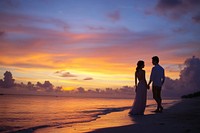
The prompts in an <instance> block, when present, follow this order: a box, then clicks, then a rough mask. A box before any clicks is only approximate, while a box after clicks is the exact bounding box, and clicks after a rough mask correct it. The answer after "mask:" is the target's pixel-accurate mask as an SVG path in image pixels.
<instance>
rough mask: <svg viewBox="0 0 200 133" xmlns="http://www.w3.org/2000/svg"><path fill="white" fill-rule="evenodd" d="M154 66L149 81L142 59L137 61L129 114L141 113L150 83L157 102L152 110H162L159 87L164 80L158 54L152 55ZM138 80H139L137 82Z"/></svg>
mask: <svg viewBox="0 0 200 133" xmlns="http://www.w3.org/2000/svg"><path fill="white" fill-rule="evenodd" d="M152 64H153V65H154V67H153V68H152V70H151V76H150V80H149V83H148V84H147V81H146V78H145V70H143V68H144V66H145V65H144V61H141V60H140V61H138V63H137V68H136V72H135V92H136V96H135V100H134V103H133V106H132V108H131V110H130V112H129V114H130V115H143V114H144V111H145V107H146V100H147V89H150V84H151V83H152V92H153V98H154V99H155V101H156V103H157V109H156V110H155V111H154V112H162V110H163V107H162V98H161V88H162V85H163V83H164V81H165V72H164V69H163V68H162V67H161V66H160V65H159V58H158V56H154V57H152ZM138 81H139V82H138Z"/></svg>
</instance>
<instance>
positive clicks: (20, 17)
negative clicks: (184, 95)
mask: <svg viewBox="0 0 200 133" xmlns="http://www.w3.org/2000/svg"><path fill="white" fill-rule="evenodd" d="M199 36H200V0H1V1H0V79H2V78H3V74H4V72H5V71H11V72H12V74H13V77H14V79H15V81H16V82H18V83H20V82H24V83H27V82H28V81H31V82H32V83H36V82H37V81H40V82H44V81H46V80H48V81H50V82H51V83H53V84H54V85H55V86H63V88H64V89H68V90H69V89H74V88H77V87H80V86H81V87H84V88H85V89H95V88H107V87H111V88H118V87H121V86H124V85H128V86H133V85H134V77H133V73H134V71H135V67H136V63H137V61H138V60H144V61H145V68H144V69H145V70H146V78H147V80H148V79H149V75H150V72H151V68H152V64H151V58H152V56H154V55H158V56H159V57H160V64H161V65H162V66H163V67H164V68H165V70H166V71H165V72H166V76H168V77H170V78H172V79H176V78H179V72H180V70H181V69H182V68H183V67H184V66H183V65H182V64H183V63H184V61H185V59H186V58H189V57H192V56H196V57H200V37H199Z"/></svg>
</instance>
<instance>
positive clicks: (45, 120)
mask: <svg viewBox="0 0 200 133" xmlns="http://www.w3.org/2000/svg"><path fill="white" fill-rule="evenodd" d="M132 103H133V100H131V99H100V98H98V99H97V98H68V97H53V96H25V95H1V96H0V132H13V131H18V130H25V129H30V128H31V129H34V128H35V129H38V128H44V127H54V126H56V127H59V126H61V127H62V126H66V125H68V124H75V123H82V122H90V121H93V120H96V119H98V118H99V117H100V116H101V115H105V114H108V113H111V112H117V111H123V110H126V109H130V107H131V106H132ZM147 105H148V106H149V107H150V105H152V106H155V102H154V101H153V100H148V102H147Z"/></svg>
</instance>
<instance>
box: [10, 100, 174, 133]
mask: <svg viewBox="0 0 200 133" xmlns="http://www.w3.org/2000/svg"><path fill="white" fill-rule="evenodd" d="M163 104H171V103H163ZM153 106H156V104H148V105H146V107H153ZM131 107H132V106H124V107H112V108H97V109H93V110H84V111H79V112H78V113H79V114H81V115H83V116H88V119H86V120H79V119H80V116H78V117H77V119H76V121H71V122H56V123H55V122H54V123H51V124H49V125H39V126H35V127H29V128H24V129H23V128H21V129H20V130H19V128H18V130H15V131H11V132H7V133H27V132H28V133H33V132H34V131H35V130H38V129H41V128H48V127H56V128H63V127H66V126H68V125H69V124H70V125H71V124H75V123H85V122H91V121H95V120H96V119H98V118H100V117H101V116H102V115H107V114H109V113H113V112H120V111H125V110H128V109H131ZM54 120H56V119H54ZM57 120H59V118H57Z"/></svg>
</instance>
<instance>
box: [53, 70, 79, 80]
mask: <svg viewBox="0 0 200 133" xmlns="http://www.w3.org/2000/svg"><path fill="white" fill-rule="evenodd" d="M55 74H56V75H58V76H60V77H67V78H70V77H77V76H76V75H74V74H71V73H70V72H65V71H64V70H60V71H56V72H55Z"/></svg>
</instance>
